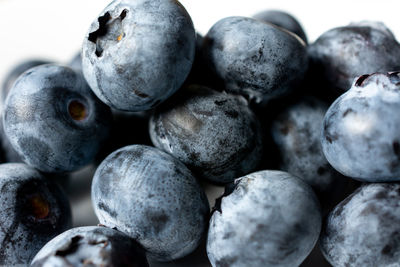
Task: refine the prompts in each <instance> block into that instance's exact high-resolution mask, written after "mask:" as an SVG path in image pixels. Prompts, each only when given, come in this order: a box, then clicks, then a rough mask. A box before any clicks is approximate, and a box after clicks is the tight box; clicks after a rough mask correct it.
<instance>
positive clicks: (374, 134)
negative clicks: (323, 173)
mask: <svg viewBox="0 0 400 267" xmlns="http://www.w3.org/2000/svg"><path fill="white" fill-rule="evenodd" d="M399 82H400V74H399V73H398V72H395V73H389V74H380V73H376V74H372V75H363V76H361V77H359V78H358V79H356V80H355V81H354V83H353V86H352V87H351V89H350V90H349V91H347V92H346V93H345V94H343V95H342V96H341V97H340V98H338V99H337V100H336V101H335V102H334V103H333V104H332V105H331V106H330V108H329V110H328V111H327V113H326V115H325V119H324V124H323V133H322V136H321V142H322V148H323V152H324V154H325V157H326V159H327V160H328V161H329V163H330V164H331V165H332V166H333V167H334V168H335V169H336V170H338V171H339V172H341V173H342V174H344V175H346V176H349V177H353V178H355V179H357V180H360V181H367V182H383V181H399V178H400V117H399V116H395V115H394V114H398V113H399V112H400V90H399V89H400V83H399Z"/></svg>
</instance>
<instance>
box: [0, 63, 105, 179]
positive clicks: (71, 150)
mask: <svg viewBox="0 0 400 267" xmlns="http://www.w3.org/2000/svg"><path fill="white" fill-rule="evenodd" d="M110 121H111V112H110V109H109V108H108V107H107V106H106V105H104V104H103V103H102V102H101V101H100V100H98V99H97V98H96V96H95V95H94V94H93V93H92V92H91V90H90V88H89V87H88V85H87V84H86V82H85V80H84V78H83V77H82V76H81V75H80V74H78V73H76V72H74V71H73V70H72V69H70V68H68V67H64V66H61V65H52V64H48V65H41V66H38V67H35V68H32V69H30V70H29V71H27V72H25V73H24V74H23V75H22V76H20V78H19V79H18V80H17V82H16V83H15V84H14V87H13V88H12V89H11V91H10V93H9V95H8V97H7V99H6V103H5V108H4V114H3V127H4V131H5V134H6V136H7V137H8V139H9V141H10V143H11V145H12V146H13V147H14V149H15V150H16V151H17V152H18V153H19V155H20V156H21V157H22V159H23V160H24V161H25V162H27V163H28V164H29V165H32V166H34V167H35V168H37V169H39V170H41V171H44V172H64V171H72V170H76V169H78V168H80V167H82V166H84V165H86V164H88V163H90V161H92V160H93V158H94V156H95V155H96V153H97V151H98V150H99V147H100V146H101V142H102V141H104V140H105V138H106V137H107V136H108V132H109V125H110Z"/></svg>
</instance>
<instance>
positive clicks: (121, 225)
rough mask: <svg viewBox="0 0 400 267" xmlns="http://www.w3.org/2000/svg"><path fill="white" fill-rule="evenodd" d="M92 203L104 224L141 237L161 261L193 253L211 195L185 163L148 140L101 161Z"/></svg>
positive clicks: (205, 222)
mask: <svg viewBox="0 0 400 267" xmlns="http://www.w3.org/2000/svg"><path fill="white" fill-rule="evenodd" d="M92 202H93V206H94V209H95V212H96V215H97V217H98V218H99V221H100V223H101V224H103V225H105V226H107V227H110V228H115V229H117V230H119V231H121V232H123V233H125V234H127V235H129V236H130V237H132V238H134V239H136V240H137V241H138V242H139V243H140V244H141V245H142V246H143V247H144V248H145V249H146V250H147V252H148V255H149V256H150V257H151V258H153V259H155V260H158V261H169V260H173V259H177V258H180V257H183V256H185V255H187V254H189V253H190V252H192V251H193V250H194V249H195V248H196V247H197V246H198V245H199V242H200V239H201V237H202V235H203V233H204V231H205V228H206V225H207V220H208V215H209V205H208V201H207V198H206V195H205V193H204V191H203V190H202V188H201V187H200V185H199V184H198V183H197V181H196V179H195V178H194V177H193V176H192V174H191V172H190V171H189V170H188V169H187V168H186V167H185V165H183V163H181V162H180V161H178V160H177V159H175V158H173V157H172V156H170V155H169V154H167V153H165V152H162V151H161V150H158V149H156V148H153V147H149V146H143V145H132V146H127V147H124V148H121V149H119V150H117V151H115V152H113V153H112V154H110V155H109V156H108V157H107V158H106V159H105V160H104V161H103V162H102V163H101V164H100V166H99V167H98V168H97V170H96V173H95V175H94V178H93V183H92Z"/></svg>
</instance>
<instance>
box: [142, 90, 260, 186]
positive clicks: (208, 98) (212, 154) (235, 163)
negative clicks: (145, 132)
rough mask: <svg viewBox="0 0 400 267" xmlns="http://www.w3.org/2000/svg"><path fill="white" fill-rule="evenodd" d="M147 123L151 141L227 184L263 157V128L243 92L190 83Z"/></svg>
mask: <svg viewBox="0 0 400 267" xmlns="http://www.w3.org/2000/svg"><path fill="white" fill-rule="evenodd" d="M149 125H150V127H149V128H150V137H151V140H152V141H153V144H154V145H155V146H156V147H158V148H160V149H162V150H164V151H166V152H168V153H170V154H171V155H173V156H174V157H176V158H178V159H179V160H181V161H182V162H183V163H185V164H186V165H187V166H188V167H189V168H190V169H192V170H193V171H194V172H195V173H196V174H197V176H198V177H201V178H203V179H207V180H210V181H213V182H216V183H229V182H232V181H233V180H234V179H235V178H237V177H239V176H242V175H245V174H247V173H250V172H252V171H254V170H255V168H256V167H257V166H258V164H259V163H260V160H261V156H262V151H263V149H262V147H263V146H262V134H261V126H260V124H259V122H258V119H257V118H256V116H255V115H254V113H253V112H252V111H251V110H250V108H249V106H248V103H247V101H246V100H245V99H244V98H243V97H241V96H234V95H229V94H227V93H225V92H222V93H221V92H217V91H214V90H212V89H209V88H207V87H203V86H198V85H192V86H189V87H188V88H184V90H182V93H181V94H180V95H179V96H177V98H176V99H173V101H170V102H167V103H165V105H163V106H161V107H160V108H159V109H157V110H156V111H155V113H154V114H153V116H152V117H151V119H150V124H149Z"/></svg>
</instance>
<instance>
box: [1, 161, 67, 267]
mask: <svg viewBox="0 0 400 267" xmlns="http://www.w3.org/2000/svg"><path fill="white" fill-rule="evenodd" d="M0 188H1V194H0V206H1V210H0V240H1V246H0V265H2V266H15V265H16V264H21V265H25V264H28V263H29V262H30V261H31V259H32V258H33V257H34V256H35V254H36V253H37V252H38V251H39V250H40V248H41V247H42V246H43V245H44V244H46V242H47V241H49V240H50V239H52V238H53V237H54V236H56V235H58V234H60V233H61V232H63V231H65V230H67V229H68V228H70V227H71V211H70V206H69V203H68V199H67V197H66V195H65V194H64V193H63V192H62V191H61V190H60V189H59V188H58V186H57V185H56V184H54V183H53V182H51V181H48V180H46V179H45V178H44V176H42V175H41V174H40V173H39V172H38V171H36V170H35V169H33V168H31V167H29V166H27V165H26V164H22V163H6V164H1V165H0Z"/></svg>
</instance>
